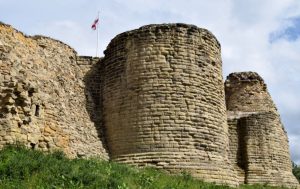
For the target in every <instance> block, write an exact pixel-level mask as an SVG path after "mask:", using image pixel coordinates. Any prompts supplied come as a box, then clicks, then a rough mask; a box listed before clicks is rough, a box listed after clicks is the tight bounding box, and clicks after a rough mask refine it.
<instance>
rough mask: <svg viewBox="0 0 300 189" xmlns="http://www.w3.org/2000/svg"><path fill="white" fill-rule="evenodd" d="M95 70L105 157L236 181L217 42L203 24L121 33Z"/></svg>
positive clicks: (175, 25)
mask: <svg viewBox="0 0 300 189" xmlns="http://www.w3.org/2000/svg"><path fill="white" fill-rule="evenodd" d="M102 73H104V76H103V77H104V84H103V109H104V122H105V127H106V130H107V142H108V148H109V150H110V154H111V158H112V160H115V161H119V162H126V163H130V164H135V165H141V166H145V165H152V166H155V167H158V168H162V169H166V170H169V171H170V172H180V171H183V170H186V171H188V172H190V173H191V174H192V175H194V176H196V177H198V178H201V179H204V180H207V181H211V182H217V183H227V184H231V185H236V184H237V180H236V176H235V174H234V172H233V168H232V167H231V165H230V163H229V161H228V158H227V156H228V155H227V152H228V139H227V137H228V128H227V124H226V110H225V100H224V88H223V80H222V62H221V57H220V45H219V43H218V41H217V40H216V38H215V37H214V36H213V35H212V34H211V33H210V32H209V31H207V30H205V29H200V28H197V27H195V26H191V25H185V24H173V25H149V26H145V27H142V28H140V29H137V30H133V31H130V32H126V33H122V34H120V35H118V36H117V37H116V38H114V39H113V40H112V41H111V43H110V44H109V45H108V48H107V50H106V51H105V57H104V59H103V72H102Z"/></svg>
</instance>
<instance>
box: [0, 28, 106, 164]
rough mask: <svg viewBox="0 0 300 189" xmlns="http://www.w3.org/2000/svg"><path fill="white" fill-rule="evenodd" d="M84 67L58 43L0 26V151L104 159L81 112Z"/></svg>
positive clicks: (84, 111) (92, 128)
mask: <svg viewBox="0 0 300 189" xmlns="http://www.w3.org/2000/svg"><path fill="white" fill-rule="evenodd" d="M77 59H80V60H79V61H78V62H79V64H80V65H78V64H77ZM84 62H85V61H84V58H78V57H77V54H76V52H75V51H74V50H73V49H72V48H70V47H69V46H67V45H65V44H63V43H62V42H59V41H57V40H53V39H50V38H47V37H43V36H35V37H28V36H26V35H24V34H22V33H21V32H18V31H17V30H15V29H13V28H12V27H10V26H8V25H5V24H0V95H1V96H0V112H1V114H0V125H1V126H0V147H2V146H3V145H5V144H9V143H16V142H21V143H24V144H26V145H27V146H29V147H31V148H34V149H41V150H44V151H49V150H55V149H63V150H64V151H65V152H66V154H68V155H69V156H70V157H76V156H92V155H99V156H101V157H103V158H107V154H106V152H105V149H104V148H103V145H102V143H101V140H99V134H98V132H97V130H96V129H95V124H94V122H93V121H91V120H90V116H89V114H88V112H87V109H86V103H85V102H86V98H85V84H84V75H85V74H86V72H87V70H88V68H83V67H89V62H90V61H89V59H86V66H84V65H83V64H84Z"/></svg>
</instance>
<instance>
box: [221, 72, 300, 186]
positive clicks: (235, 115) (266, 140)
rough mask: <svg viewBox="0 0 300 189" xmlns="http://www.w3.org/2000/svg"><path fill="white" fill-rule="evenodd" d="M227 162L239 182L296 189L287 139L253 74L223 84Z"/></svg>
mask: <svg viewBox="0 0 300 189" xmlns="http://www.w3.org/2000/svg"><path fill="white" fill-rule="evenodd" d="M225 94H226V105H227V110H228V125H229V139H230V155H229V158H230V160H231V161H232V162H233V163H234V167H235V169H236V171H237V173H238V177H239V180H240V183H246V184H256V183H260V184H266V183H267V184H269V185H275V186H285V187H293V188H294V187H298V186H299V183H298V181H297V180H296V178H295V177H294V175H293V174H292V165H291V158H290V153H289V145H288V138H287V135H286V132H285V130H284V127H283V125H282V123H281V121H280V117H279V114H278V112H277V109H276V107H275V105H274V103H273V100H272V98H271V96H270V94H269V93H268V91H267V86H266V84H265V83H264V81H263V79H262V78H261V77H260V76H259V75H258V74H257V73H255V72H237V73H232V74H230V75H229V76H228V77H227V79H226V82H225Z"/></svg>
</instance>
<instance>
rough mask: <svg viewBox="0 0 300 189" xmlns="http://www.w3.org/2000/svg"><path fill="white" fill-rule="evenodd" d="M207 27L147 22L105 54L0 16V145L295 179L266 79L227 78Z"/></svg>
mask: <svg viewBox="0 0 300 189" xmlns="http://www.w3.org/2000/svg"><path fill="white" fill-rule="evenodd" d="M220 51H221V48H220V44H219V42H218V40H217V39H216V38H215V37H214V35H213V34H212V33H211V32H209V31H208V30H205V29H201V28H198V27H196V26H193V25H186V24H161V25H148V26H143V27H141V28H139V29H136V30H132V31H129V32H124V33H122V34H119V35H117V36H116V37H115V38H114V39H113V40H112V41H111V42H110V44H109V45H108V47H107V49H106V50H105V52H104V54H105V56H104V58H101V59H99V58H93V57H84V56H78V55H77V53H76V51H75V50H74V49H72V48H71V47H69V46H68V45H66V44H64V43H62V42H60V41H57V40H54V39H51V38H48V37H44V36H26V35H24V34H23V33H22V32H19V31H17V30H15V29H14V28H12V27H11V26H9V25H6V24H3V23H1V24H0V68H1V69H0V81H1V82H0V147H3V146H4V145H6V144H11V143H16V142H21V143H24V144H25V145H27V146H28V147H30V148H33V149H40V150H43V151H52V150H55V149H61V150H63V151H64V152H65V153H66V154H67V155H68V156H69V157H90V156H98V157H100V158H102V159H104V160H108V159H110V160H113V161H116V162H122V163H127V164H131V165H137V166H154V167H156V168H160V169H164V170H167V171H169V172H171V173H180V172H182V171H186V172H189V173H191V175H193V176H194V177H196V178H199V179H203V180H205V181H208V182H216V183H219V184H228V185H231V186H238V185H239V184H244V183H246V184H255V183H262V184H265V183H267V184H270V185H277V186H286V187H298V185H299V183H298V181H297V180H296V178H295V177H294V176H293V174H292V165H291V159H290V154H289V147H288V139H287V135H286V132H285V130H284V128H283V125H282V124H281V121H280V117H279V114H278V112H277V110H276V107H275V105H274V103H273V101H272V99H271V97H270V95H269V93H268V92H267V88H266V84H265V83H264V81H263V79H262V78H261V77H260V76H259V75H258V74H256V73H254V72H241V73H232V74H230V75H229V76H228V77H227V79H226V81H225V85H224V83H223V78H222V60H221V52H220Z"/></svg>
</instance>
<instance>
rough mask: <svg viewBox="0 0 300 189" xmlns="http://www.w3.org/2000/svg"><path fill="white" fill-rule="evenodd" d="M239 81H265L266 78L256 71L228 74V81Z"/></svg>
mask: <svg viewBox="0 0 300 189" xmlns="http://www.w3.org/2000/svg"><path fill="white" fill-rule="evenodd" d="M237 82H260V83H264V80H263V79H262V77H261V76H260V75H258V73H256V72H234V73H231V74H229V75H228V76H227V78H226V83H237Z"/></svg>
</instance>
